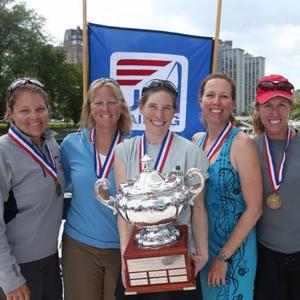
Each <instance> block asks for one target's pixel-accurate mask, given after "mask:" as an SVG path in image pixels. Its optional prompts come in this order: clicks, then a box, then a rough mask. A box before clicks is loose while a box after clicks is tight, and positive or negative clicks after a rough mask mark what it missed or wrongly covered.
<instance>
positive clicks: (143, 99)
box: [139, 86, 178, 111]
mask: <svg viewBox="0 0 300 300" xmlns="http://www.w3.org/2000/svg"><path fill="white" fill-rule="evenodd" d="M160 91H164V92H166V93H168V94H169V95H170V96H171V98H172V101H173V108H174V109H175V111H177V107H178V105H177V97H176V95H175V94H174V93H172V92H171V91H170V90H169V89H168V88H166V87H164V86H159V87H156V88H152V89H149V90H148V91H147V92H144V93H143V94H142V96H141V98H140V100H139V107H141V106H143V105H145V104H146V102H147V101H148V98H149V96H150V95H152V94H154V93H157V92H160Z"/></svg>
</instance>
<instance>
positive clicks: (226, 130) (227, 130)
mask: <svg viewBox="0 0 300 300" xmlns="http://www.w3.org/2000/svg"><path fill="white" fill-rule="evenodd" d="M232 128H233V126H232V124H231V123H230V122H228V123H227V124H226V125H225V127H224V128H223V129H222V131H221V132H220V134H219V135H218V137H217V139H216V141H215V142H214V144H213V145H212V146H211V148H210V149H209V151H208V152H207V154H206V156H207V158H208V160H209V161H211V159H212V158H213V157H214V155H215V154H216V153H217V152H218V151H219V150H220V148H221V147H222V145H223V144H224V142H225V140H226V138H227V136H228V135H229V133H230V132H231V130H232ZM206 139H207V133H206V134H205V136H204V138H203V139H202V142H201V144H200V147H201V149H202V150H204V145H205V142H206Z"/></svg>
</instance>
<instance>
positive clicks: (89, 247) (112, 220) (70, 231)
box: [61, 78, 131, 300]
mask: <svg viewBox="0 0 300 300" xmlns="http://www.w3.org/2000/svg"><path fill="white" fill-rule="evenodd" d="M81 122H82V127H83V129H82V130H81V131H79V132H77V133H72V134H70V135H68V136H67V137H66V138H65V139H64V141H63V143H62V145H61V155H62V162H63V167H64V171H65V175H66V180H67V183H68V184H70V185H71V186H72V201H71V204H70V208H69V210H68V214H67V218H66V223H65V229H64V235H63V261H62V262H63V279H64V299H65V300H82V299H88V300H96V299H97V300H99V299H105V300H112V299H114V298H115V297H114V291H115V284H116V281H117V279H118V276H119V272H120V243H119V235H118V229H117V219H116V216H114V215H113V214H112V213H111V211H110V210H109V209H108V208H106V207H105V206H103V205H102V204H100V203H99V202H97V201H96V198H95V195H94V193H93V190H94V184H95V182H96V180H97V179H98V178H107V179H108V180H109V181H110V182H111V183H112V184H111V188H110V190H109V193H110V194H111V195H114V194H115V184H114V168H113V159H114V151H115V147H116V145H117V144H118V143H119V142H120V141H122V139H123V138H124V136H126V135H127V134H129V132H130V130H131V117H130V111H129V108H128V106H127V104H126V102H125V99H124V96H123V94H122V91H121V89H120V87H119V85H118V83H117V82H116V81H115V80H113V79H105V78H101V79H97V80H95V81H94V82H92V84H91V85H90V88H89V92H88V97H87V99H86V101H85V102H84V104H83V109H82V116H81Z"/></svg>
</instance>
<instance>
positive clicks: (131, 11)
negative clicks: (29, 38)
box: [23, 0, 300, 89]
mask: <svg viewBox="0 0 300 300" xmlns="http://www.w3.org/2000/svg"><path fill="white" fill-rule="evenodd" d="M86 1H87V21H88V22H91V23H96V24H102V25H108V26H119V27H127V28H144V29H155V30H163V31H170V32H178V33H184V34H192V35H198V36H210V37H213V36H214V35H215V26H216V14H217V2H218V1H217V0H127V1H124V0H108V1H100V0H86ZM23 2H25V4H26V6H27V7H28V8H31V9H33V10H34V11H35V12H36V13H38V14H39V15H41V16H43V17H44V18H45V27H44V29H45V32H46V33H47V34H49V35H51V36H52V38H53V43H54V44H55V45H57V44H60V43H62V41H63V38H64V32H65V30H66V29H71V28H74V29H75V28H76V27H77V26H80V27H81V28H82V0H50V1H43V0H23ZM299 12H300V1H298V0H285V1H274V0H263V1H262V0H238V1H237V0H223V1H222V17H221V28H220V35H219V37H220V39H222V40H232V41H233V47H234V48H242V49H244V50H245V51H246V52H248V53H250V54H252V55H254V56H263V57H265V58H266V74H274V73H276V74H281V75H284V76H285V77H287V78H288V79H289V81H290V82H292V83H293V84H294V86H295V88H296V89H300V13H299Z"/></svg>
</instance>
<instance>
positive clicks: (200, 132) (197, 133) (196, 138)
mask: <svg viewBox="0 0 300 300" xmlns="http://www.w3.org/2000/svg"><path fill="white" fill-rule="evenodd" d="M204 135H205V131H199V132H196V133H195V134H194V135H193V137H192V142H193V143H195V144H197V142H198V141H199V139H200V138H201V137H203V136H204Z"/></svg>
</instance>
